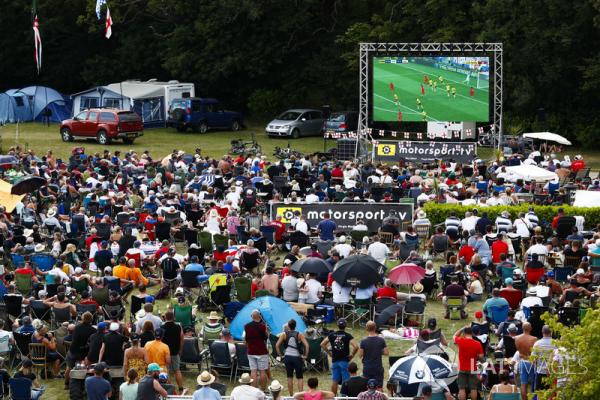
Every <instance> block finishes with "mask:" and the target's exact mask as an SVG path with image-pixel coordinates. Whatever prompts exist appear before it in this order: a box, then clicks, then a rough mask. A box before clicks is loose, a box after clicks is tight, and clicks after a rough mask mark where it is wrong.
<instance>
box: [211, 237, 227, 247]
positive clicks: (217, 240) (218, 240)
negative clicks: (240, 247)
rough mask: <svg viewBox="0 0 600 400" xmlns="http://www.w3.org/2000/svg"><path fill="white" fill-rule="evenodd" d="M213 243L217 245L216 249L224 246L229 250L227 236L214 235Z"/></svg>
mask: <svg viewBox="0 0 600 400" xmlns="http://www.w3.org/2000/svg"><path fill="white" fill-rule="evenodd" d="M212 239H213V242H214V244H215V247H219V246H223V247H224V248H227V247H228V245H229V237H228V236H225V235H220V234H217V235H213V238H212Z"/></svg>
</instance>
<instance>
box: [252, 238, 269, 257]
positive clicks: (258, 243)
mask: <svg viewBox="0 0 600 400" xmlns="http://www.w3.org/2000/svg"><path fill="white" fill-rule="evenodd" d="M254 247H256V248H257V249H258V251H260V253H261V254H264V253H265V252H266V251H267V239H266V238H264V237H261V238H260V239H258V240H255V241H254Z"/></svg>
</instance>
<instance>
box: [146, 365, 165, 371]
mask: <svg viewBox="0 0 600 400" xmlns="http://www.w3.org/2000/svg"><path fill="white" fill-rule="evenodd" d="M160 371H162V368H161V367H160V365H158V364H157V363H151V364H149V365H148V372H160Z"/></svg>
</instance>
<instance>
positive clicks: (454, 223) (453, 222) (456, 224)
mask: <svg viewBox="0 0 600 400" xmlns="http://www.w3.org/2000/svg"><path fill="white" fill-rule="evenodd" d="M444 225H446V234H450V233H452V234H458V232H459V231H460V219H458V218H457V217H448V218H446V221H445V222H444Z"/></svg>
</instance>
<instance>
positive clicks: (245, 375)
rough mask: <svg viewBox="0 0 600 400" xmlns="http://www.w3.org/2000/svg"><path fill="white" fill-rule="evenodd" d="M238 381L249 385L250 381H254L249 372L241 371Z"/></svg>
mask: <svg viewBox="0 0 600 400" xmlns="http://www.w3.org/2000/svg"><path fill="white" fill-rule="evenodd" d="M238 382H239V383H241V384H242V385H249V384H251V383H252V382H254V379H252V378H250V374H249V373H243V374H242V376H241V377H240V379H239V380H238Z"/></svg>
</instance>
